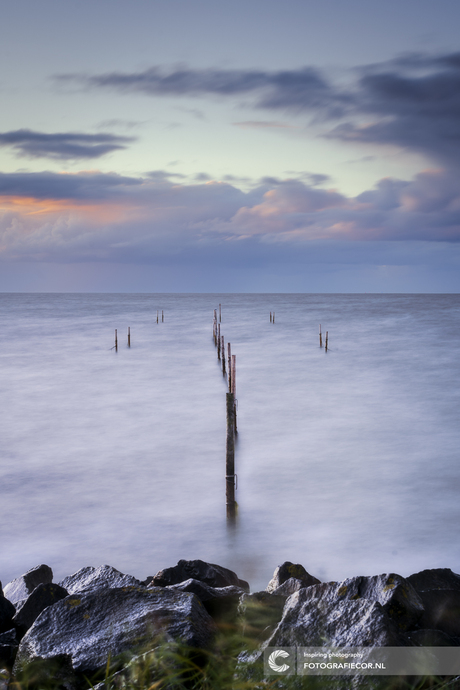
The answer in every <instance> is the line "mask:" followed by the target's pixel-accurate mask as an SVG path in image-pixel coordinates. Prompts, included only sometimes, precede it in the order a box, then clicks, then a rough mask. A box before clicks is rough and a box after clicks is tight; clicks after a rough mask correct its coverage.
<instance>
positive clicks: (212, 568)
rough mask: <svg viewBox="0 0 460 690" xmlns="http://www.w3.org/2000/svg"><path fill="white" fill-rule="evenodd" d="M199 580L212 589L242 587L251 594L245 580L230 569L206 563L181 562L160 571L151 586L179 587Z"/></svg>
mask: <svg viewBox="0 0 460 690" xmlns="http://www.w3.org/2000/svg"><path fill="white" fill-rule="evenodd" d="M189 579H193V580H199V581H200V582H204V583H205V584H207V585H209V586H210V587H229V586H231V585H234V586H235V587H241V589H244V591H245V592H249V585H248V583H247V582H246V581H245V580H240V579H239V577H238V575H237V574H236V573H234V572H233V571H232V570H228V568H223V567H222V566H221V565H215V564H214V563H205V561H200V560H196V561H184V560H181V561H179V562H178V564H177V565H175V566H173V567H172V568H166V569H165V570H160V571H159V572H158V573H157V574H156V575H154V577H153V580H152V582H151V585H154V586H159V587H167V586H168V585H177V584H179V583H180V582H184V581H185V580H189Z"/></svg>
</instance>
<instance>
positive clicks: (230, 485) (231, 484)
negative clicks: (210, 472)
mask: <svg viewBox="0 0 460 690" xmlns="http://www.w3.org/2000/svg"><path fill="white" fill-rule="evenodd" d="M226 399H227V445H226V448H227V452H226V458H225V484H226V492H225V494H226V503H227V519H230V520H233V519H234V518H235V515H236V504H235V419H234V417H235V396H234V395H233V393H226Z"/></svg>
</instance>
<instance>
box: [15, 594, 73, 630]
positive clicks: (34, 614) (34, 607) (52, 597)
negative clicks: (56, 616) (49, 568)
mask: <svg viewBox="0 0 460 690" xmlns="http://www.w3.org/2000/svg"><path fill="white" fill-rule="evenodd" d="M68 594H69V593H68V592H67V590H66V589H64V588H63V587H60V585H56V584H53V583H52V582H50V583H48V584H46V585H38V587H35V589H34V591H33V592H32V594H31V595H30V596H29V598H28V599H26V601H25V602H24V604H23V606H22V607H21V608H18V610H17V612H16V615H15V616H14V618H13V624H14V626H15V628H16V630H17V631H18V635H19V637H23V636H24V635H25V634H26V632H27V630H28V629H29V628H30V627H31V626H32V625H33V623H34V621H35V620H36V618H38V616H39V615H40V614H41V612H42V611H44V610H45V609H46V608H47V607H48V606H53V604H55V603H56V602H57V601H61V599H64V598H65V597H66V596H67V595H68Z"/></svg>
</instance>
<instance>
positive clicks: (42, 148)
mask: <svg viewBox="0 0 460 690" xmlns="http://www.w3.org/2000/svg"><path fill="white" fill-rule="evenodd" d="M133 141H135V139H134V138H133V137H121V136H117V135H115V134H102V133H101V134H82V133H81V132H61V133H56V134H45V133H43V132H34V131H33V130H31V129H18V130H16V131H13V132H3V133H1V132H0V146H10V147H11V148H13V149H14V150H15V151H16V152H17V153H18V154H19V155H21V156H26V157H28V158H51V159H57V160H72V159H79V158H100V157H101V156H105V155H106V154H107V153H112V152H113V151H119V150H122V149H125V148H126V144H129V143H131V142H133Z"/></svg>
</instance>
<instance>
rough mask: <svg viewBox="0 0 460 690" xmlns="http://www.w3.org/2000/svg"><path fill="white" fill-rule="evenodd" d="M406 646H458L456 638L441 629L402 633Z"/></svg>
mask: <svg viewBox="0 0 460 690" xmlns="http://www.w3.org/2000/svg"><path fill="white" fill-rule="evenodd" d="M404 639H405V640H406V644H407V646H408V647H410V646H414V645H415V646H417V647H458V646H460V642H459V640H458V639H456V638H454V637H451V636H450V635H446V633H444V632H442V631H441V630H412V631H411V632H408V633H406V634H405V635H404Z"/></svg>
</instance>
